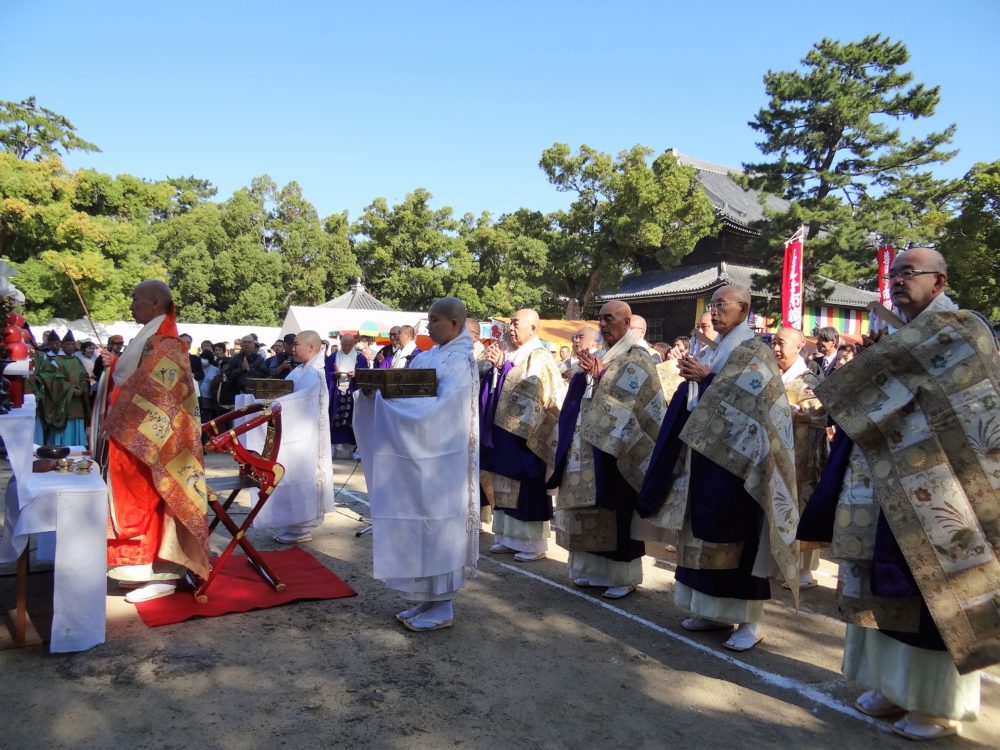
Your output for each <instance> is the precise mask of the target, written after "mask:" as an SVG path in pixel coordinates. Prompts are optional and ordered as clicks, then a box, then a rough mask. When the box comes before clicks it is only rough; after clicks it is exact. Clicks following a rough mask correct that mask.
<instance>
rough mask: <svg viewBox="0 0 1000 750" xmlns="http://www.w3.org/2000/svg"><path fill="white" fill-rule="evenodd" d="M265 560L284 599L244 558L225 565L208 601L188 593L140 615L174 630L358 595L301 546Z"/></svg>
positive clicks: (146, 606) (151, 604) (157, 602)
mask: <svg viewBox="0 0 1000 750" xmlns="http://www.w3.org/2000/svg"><path fill="white" fill-rule="evenodd" d="M260 555H261V557H263V558H264V561H265V562H266V563H267V564H268V565H269V566H270V568H271V570H273V571H274V574H275V575H276V576H277V577H278V578H279V579H280V580H281V582H282V583H284V584H285V586H286V588H285V590H284V591H282V592H281V593H280V594H279V593H278V592H277V591H275V590H274V589H272V588H271V587H270V586H268V585H267V584H266V583H264V581H263V580H262V579H261V578H260V576H258V575H257V574H256V573H255V572H254V571H253V568H251V567H250V566H249V565H248V564H247V559H246V557H244V556H243V555H236V554H234V555H233V556H232V557H230V558H229V559H228V560H227V561H226V565H225V567H224V568H223V569H222V570H221V571H219V574H218V576H216V578H215V580H214V581H212V585H211V587H210V588H209V589H208V601H207V602H206V603H205V604H197V603H195V601H194V597H193V596H191V592H190V591H183V590H182V591H178V592H177V593H176V594H173V595H171V596H164V597H163V598H161V599H153V600H152V601H148V602H140V603H139V604H137V605H136V609H138V610H139V616H140V617H142V621H143V622H144V623H146V624H147V625H148V626H149V627H151V628H155V627H157V626H159V625H171V624H173V623H175V622H184V621H185V620H190V619H193V618H195V617H219V616H220V615H228V614H232V613H233V612H249V611H251V610H254V609H269V608H270V607H280V606H281V605H282V604H288V603H289V602H295V601H300V600H303V599H340V598H342V597H345V596H357V592H356V591H355V590H354V589H352V588H351V587H350V586H348V585H347V584H346V583H344V582H343V581H341V580H340V579H339V578H337V576H335V575H334V574H333V573H331V572H330V571H329V570H327V569H326V568H325V567H323V565H322V564H321V563H320V562H319V561H318V560H317V559H316V558H315V557H313V556H312V555H310V554H309V553H308V552H306V551H305V550H304V549H302V548H301V547H290V548H289V549H286V550H281V551H280V552H261V553H260Z"/></svg>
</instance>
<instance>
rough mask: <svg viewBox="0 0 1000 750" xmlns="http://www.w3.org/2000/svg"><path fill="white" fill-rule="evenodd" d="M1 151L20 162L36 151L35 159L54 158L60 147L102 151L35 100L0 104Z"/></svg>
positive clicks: (70, 124)
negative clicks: (11, 155)
mask: <svg viewBox="0 0 1000 750" xmlns="http://www.w3.org/2000/svg"><path fill="white" fill-rule="evenodd" d="M3 125H7V126H8V127H0V150H3V151H6V152H7V153H10V154H13V155H14V156H15V157H16V158H18V159H27V158H28V156H29V155H30V154H31V153H32V152H33V151H34V152H36V153H35V158H36V159H42V158H44V157H46V156H53V155H56V154H58V153H59V148H60V147H61V148H62V150H63V151H64V152H65V153H69V152H70V151H100V150H101V149H99V148H98V147H97V146H95V145H94V144H93V143H89V142H88V141H85V140H83V139H82V138H80V137H79V136H78V135H77V134H76V128H75V127H73V123H71V122H70V121H69V120H67V119H66V118H65V117H63V116H62V115H60V114H57V113H55V112H53V111H52V110H51V109H46V108H45V107H39V106H38V103H37V102H36V101H35V97H33V96H31V97H28V98H27V99H25V100H24V101H22V102H4V101H0V126H3Z"/></svg>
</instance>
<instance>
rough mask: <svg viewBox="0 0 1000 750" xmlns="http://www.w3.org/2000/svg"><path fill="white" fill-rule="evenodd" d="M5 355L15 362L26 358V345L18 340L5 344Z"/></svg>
mask: <svg viewBox="0 0 1000 750" xmlns="http://www.w3.org/2000/svg"><path fill="white" fill-rule="evenodd" d="M6 346H7V356H8V357H9V358H10V359H12V360H13V361H15V362H19V361H21V360H22V359H27V358H28V345H27V344H25V343H22V342H20V341H16V342H14V343H12V344H7V345H6Z"/></svg>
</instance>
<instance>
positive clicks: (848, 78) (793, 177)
mask: <svg viewBox="0 0 1000 750" xmlns="http://www.w3.org/2000/svg"><path fill="white" fill-rule="evenodd" d="M909 57H910V56H909V52H908V51H907V49H906V46H905V45H904V44H903V43H902V42H893V41H892V40H891V39H889V38H883V37H882V36H881V35H874V36H867V37H865V38H864V39H862V40H861V41H859V42H850V43H847V44H842V43H841V42H839V41H834V40H830V39H823V40H822V41H820V42H819V43H817V44H815V45H813V48H812V49H811V50H810V51H809V52H808V54H807V55H806V56H805V58H804V59H803V60H802V64H803V66H804V70H794V71H781V72H775V71H769V72H768V73H767V74H766V75H765V76H764V87H765V91H766V93H767V95H768V97H769V99H770V101H769V103H768V106H767V107H765V108H763V109H761V110H760V111H759V112H758V113H757V115H756V116H755V117H754V119H753V120H751V121H750V123H749V125H750V127H751V128H753V129H754V130H756V131H758V132H759V133H761V134H762V136H763V140H762V141H760V142H759V143H758V144H757V145H758V147H759V148H760V150H761V152H762V153H763V154H764V155H765V156H771V157H773V160H772V161H764V162H757V163H752V164H745V165H744V169H745V171H746V173H747V174H748V175H749V177H748V178H747V183H748V184H749V185H750V186H751V187H754V188H757V189H760V190H763V191H766V192H769V193H773V194H776V195H783V196H784V197H785V198H786V199H788V200H789V201H791V206H790V208H789V210H788V211H787V212H785V213H783V214H780V215H777V216H774V217H773V218H771V219H770V220H768V221H766V222H765V223H764V225H763V226H762V227H760V229H761V230H762V234H761V241H760V242H759V243H758V245H757V247H758V250H759V251H760V253H761V256H762V260H765V261H767V262H772V261H773V259H774V258H776V257H779V254H780V251H781V245H782V242H783V240H784V239H785V238H787V237H788V236H789V235H791V234H792V233H793V232H794V231H795V230H796V229H797V228H798V226H799V225H800V224H804V225H805V226H806V227H807V233H806V246H805V253H806V264H805V265H806V271H807V273H809V274H810V275H812V274H814V273H815V272H816V270H817V269H820V268H821V267H823V268H824V269H825V270H827V271H829V270H830V269H831V268H838V267H839V268H854V269H857V267H858V266H859V265H862V266H863V265H869V264H873V263H874V258H873V256H872V254H871V253H870V250H869V243H868V239H869V237H868V235H869V234H870V233H871V232H876V233H878V234H882V235H885V236H886V237H891V236H892V235H893V234H895V233H896V232H897V231H903V230H904V229H905V231H903V234H911V233H921V232H925V231H933V230H934V227H935V224H936V225H937V228H938V229H940V224H941V222H940V221H939V218H938V216H937V215H936V214H937V213H938V212H939V211H940V206H938V205H937V204H936V203H935V196H937V198H940V197H941V195H942V193H946V192H947V189H946V188H943V187H942V186H935V185H932V184H931V178H930V177H929V175H926V174H923V175H921V174H920V173H919V170H920V169H921V168H922V167H926V166H929V165H932V164H935V163H938V162H942V161H945V160H947V159H948V158H950V157H951V156H952V154H953V152H948V151H943V150H942V147H943V146H945V145H947V144H948V143H949V142H950V141H951V138H952V135H953V134H954V132H955V126H954V125H951V126H949V127H947V128H945V129H944V130H943V131H941V132H931V133H928V134H927V135H925V136H924V137H911V138H909V139H906V138H904V136H903V135H902V133H901V132H900V130H899V128H898V127H896V123H898V122H900V121H903V120H918V119H921V118H925V117H930V116H931V115H933V114H934V110H935V108H936V107H937V104H938V101H939V99H940V91H939V88H938V87H936V86H934V87H927V86H925V85H924V84H921V83H917V84H913V83H912V80H913V76H912V74H910V73H907V72H903V71H902V70H900V68H901V66H903V65H905V64H906V63H907V62H908V61H909ZM921 191H923V195H920V192H921ZM904 204H909V205H904ZM931 204H934V206H935V208H934V209H933V210H931V208H930V205H931ZM946 204H947V201H944V205H946ZM904 209H905V210H904ZM920 216H923V218H920V219H919V221H916V219H917V217H920ZM914 222H916V224H914V225H913V226H907V224H913V223H914ZM837 256H842V257H843V258H845V259H846V260H848V261H851V262H853V264H854V265H853V266H852V265H851V263H847V264H844V263H840V264H839V265H835V266H831V265H829V264H830V263H831V261H832V260H833V258H835V257H837ZM824 264H827V265H825V266H824ZM771 265H772V266H773V263H771ZM777 273H780V269H778V270H777V271H776V273H775V275H772V277H771V281H772V282H775V281H776V279H777Z"/></svg>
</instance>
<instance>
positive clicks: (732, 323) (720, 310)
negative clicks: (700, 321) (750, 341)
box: [708, 284, 750, 337]
mask: <svg viewBox="0 0 1000 750" xmlns="http://www.w3.org/2000/svg"><path fill="white" fill-rule="evenodd" d="M708 307H709V310H708V311H709V314H710V315H711V316H712V328H714V329H715V330H716V331H717V332H718V334H719V336H723V337H724V336H726V335H727V334H728V333H729V332H730V331H732V330H733V329H735V328H736V327H737V326H739V325H740V324H742V323H743V322H744V321H745V320H746V319H747V316H748V315H749V314H750V290H749V289H747V288H746V287H745V286H740V285H739V284H727V285H726V286H721V287H719V288H718V289H716V290H715V294H713V295H712V301H711V302H710V303H709V305H708Z"/></svg>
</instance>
